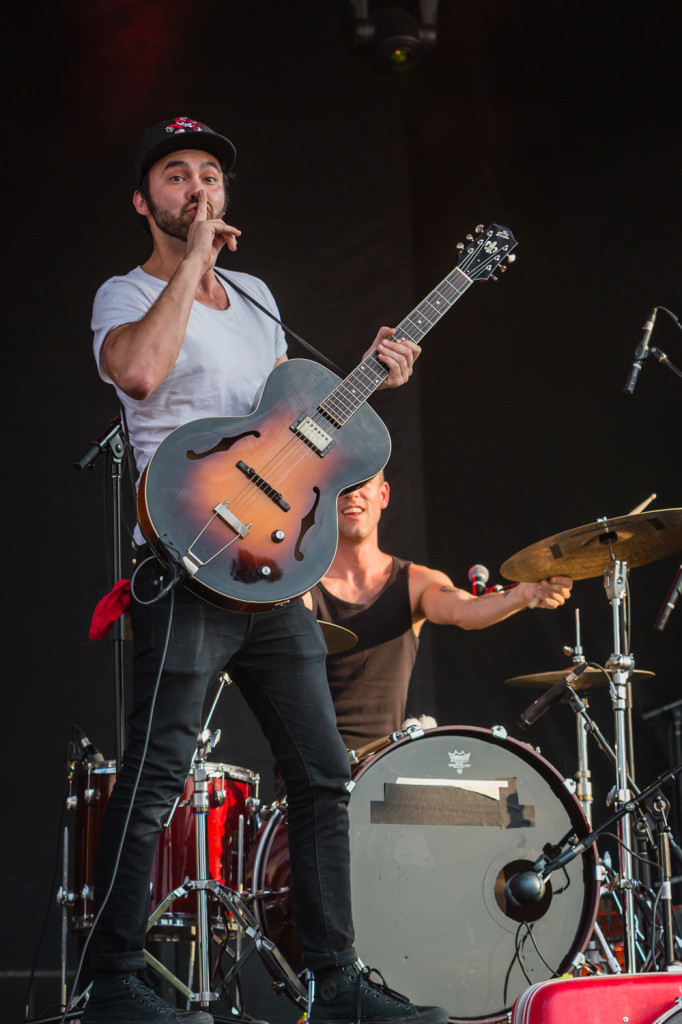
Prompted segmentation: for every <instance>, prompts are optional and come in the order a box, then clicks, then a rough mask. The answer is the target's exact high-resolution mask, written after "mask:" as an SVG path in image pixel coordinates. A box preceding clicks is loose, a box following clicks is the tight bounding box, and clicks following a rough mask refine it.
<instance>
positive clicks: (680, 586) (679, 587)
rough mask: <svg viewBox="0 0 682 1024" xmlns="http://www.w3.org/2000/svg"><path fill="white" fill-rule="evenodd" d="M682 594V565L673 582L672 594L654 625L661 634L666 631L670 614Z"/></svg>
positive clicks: (669, 595)
mask: <svg viewBox="0 0 682 1024" xmlns="http://www.w3.org/2000/svg"><path fill="white" fill-rule="evenodd" d="M681 593H682V565H681V566H680V567H679V569H678V570H677V575H676V576H675V579H674V580H673V585H672V587H671V588H670V593H669V594H668V597H667V598H666V602H665V604H664V605H663V607H662V608H661V610H660V612H659V613H658V618H657V619H656V621H655V623H654V629H657V630H658V631H659V633H662V632H663V630H664V629H665V624H666V622H667V621H668V619H669V618H670V613H671V612H672V610H673V608H674V607H675V605H676V604H677V599H678V598H679V596H680V594H681Z"/></svg>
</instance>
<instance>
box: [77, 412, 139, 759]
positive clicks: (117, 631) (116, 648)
mask: <svg viewBox="0 0 682 1024" xmlns="http://www.w3.org/2000/svg"><path fill="white" fill-rule="evenodd" d="M105 452H106V453H107V455H108V457H109V459H108V463H109V467H110V471H111V496H112V503H111V535H112V570H113V577H114V583H115V582H116V581H117V580H120V578H121V572H122V568H121V479H122V476H123V462H124V460H125V454H126V446H125V440H124V437H123V426H122V424H121V417H120V416H115V417H114V418H113V420H112V421H111V423H110V424H109V426H108V427H107V429H106V430H105V431H104V433H102V434H100V436H99V437H98V438H96V439H95V440H94V441H93V442H92V444H91V445H90V447H89V448H88V450H87V451H86V452H85V453H84V454H83V455H82V456H81V457H80V459H77V460H76V461H75V462H74V464H73V468H74V469H77V470H81V469H93V467H94V465H95V462H96V461H97V459H98V458H99V457H100V455H103V454H104V453H105ZM124 639H125V625H124V620H123V616H122V615H121V616H120V617H119V618H118V619H116V621H115V622H114V624H113V626H112V644H113V652H114V704H115V713H116V765H117V767H118V769H119V771H120V768H121V762H122V755H123V749H124V747H125V707H124V671H123V642H124Z"/></svg>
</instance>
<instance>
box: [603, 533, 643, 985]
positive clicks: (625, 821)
mask: <svg viewBox="0 0 682 1024" xmlns="http://www.w3.org/2000/svg"><path fill="white" fill-rule="evenodd" d="M607 536H608V535H607ZM609 543H610V541H609ZM627 579H628V568H627V562H624V561H619V560H617V559H613V560H612V561H611V562H609V564H608V565H607V566H606V568H605V569H604V589H605V590H606V595H607V597H608V600H609V602H610V604H611V609H612V624H613V654H612V655H611V657H610V658H609V660H608V661H607V663H606V668H607V669H608V670H609V672H610V673H611V701H612V704H613V710H614V719H615V735H616V760H615V765H616V792H615V800H614V804H615V806H616V808H617V809H622V808H624V807H625V806H626V805H627V804H628V803H629V802H630V801H631V799H632V792H631V790H630V788H629V772H628V743H627V737H628V732H629V730H628V721H627V719H628V710H629V707H630V695H629V689H628V679H629V677H630V673H631V672H632V669H633V668H634V658H633V657H632V656H631V655H630V654H625V653H624V652H623V649H622V635H623V626H624V621H623V616H624V601H625V599H626V596H627ZM618 837H619V840H620V842H619V844H618V866H619V870H618V874H619V883H618V884H619V888H620V890H621V892H622V899H623V952H624V956H625V971H626V973H627V974H632V973H634V972H635V971H636V969H637V966H636V951H635V899H634V892H633V886H634V876H633V857H632V852H631V851H632V828H631V822H630V815H629V814H622V815H621V816H620V817H619V818H618Z"/></svg>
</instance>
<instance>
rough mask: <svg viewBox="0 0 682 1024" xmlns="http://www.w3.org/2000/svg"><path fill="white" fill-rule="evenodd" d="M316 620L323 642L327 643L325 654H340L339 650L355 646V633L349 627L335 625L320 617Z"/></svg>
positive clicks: (356, 639)
mask: <svg viewBox="0 0 682 1024" xmlns="http://www.w3.org/2000/svg"><path fill="white" fill-rule="evenodd" d="M317 621H318V622H319V624H320V628H321V629H322V635H323V636H324V642H325V643H326V645H327V654H340V653H341V651H347V650H349V649H350V648H351V647H355V645H356V643H357V642H358V638H357V636H356V635H355V633H353V632H352V630H350V629H346V627H345V626H337V625H335V623H333V622H324V621H323V620H322V619H318V620H317Z"/></svg>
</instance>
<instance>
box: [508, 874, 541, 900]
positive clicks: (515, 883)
mask: <svg viewBox="0 0 682 1024" xmlns="http://www.w3.org/2000/svg"><path fill="white" fill-rule="evenodd" d="M545 888H546V886H545V880H544V878H543V877H542V875H540V874H539V873H538V872H537V871H534V870H533V869H532V868H531V869H530V871H520V872H519V873H518V874H516V875H512V876H511V878H510V879H509V880H508V881H507V883H506V884H505V887H504V895H505V896H506V897H507V899H508V900H509V902H510V903H512V904H513V905H514V906H515V907H526V906H528V904H529V903H539V902H540V900H541V899H542V897H543V896H544V895H545Z"/></svg>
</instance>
